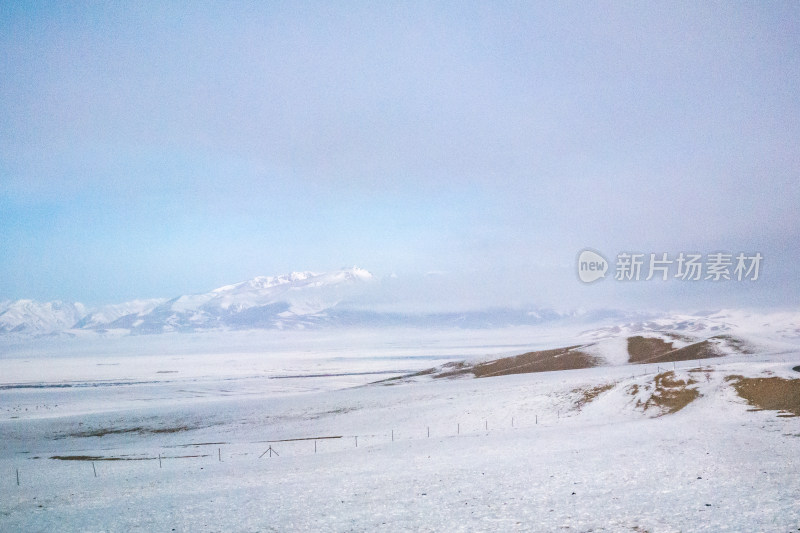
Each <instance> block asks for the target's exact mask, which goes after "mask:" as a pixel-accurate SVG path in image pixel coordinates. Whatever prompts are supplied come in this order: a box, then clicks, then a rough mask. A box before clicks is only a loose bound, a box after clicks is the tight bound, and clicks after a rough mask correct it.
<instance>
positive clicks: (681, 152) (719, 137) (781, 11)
mask: <svg viewBox="0 0 800 533" xmlns="http://www.w3.org/2000/svg"><path fill="white" fill-rule="evenodd" d="M798 139H800V4H798V3H796V2H720V3H715V2H591V3H587V2H378V3H376V2H285V3H284V2H244V3H242V2H199V1H192V2H186V3H183V2H177V1H176V2H147V1H140V2H120V3H112V4H108V3H99V2H86V3H84V2H80V1H75V2H47V1H35V2H22V1H18V2H3V3H2V4H0V300H3V299H7V300H15V299H21V298H31V299H35V300H40V301H48V300H55V299H59V300H65V301H80V302H84V303H86V304H88V305H101V304H105V303H118V302H123V301H126V300H130V299H133V298H148V297H169V296H174V295H179V294H189V293H199V292H206V291H208V290H210V289H213V288H215V287H218V286H221V285H225V284H229V283H234V282H237V281H241V280H245V279H249V278H252V277H255V276H258V275H276V274H281V273H286V272H291V271H304V270H310V271H327V270H334V269H338V268H342V267H350V266H353V265H358V266H359V267H362V268H366V269H367V270H369V271H371V272H373V273H374V274H375V275H377V276H379V277H381V278H383V279H392V280H399V281H397V282H396V284H395V285H394V287H395V290H396V294H395V296H396V298H397V299H398V300H402V299H404V298H406V299H408V300H409V302H411V301H413V302H416V303H417V304H419V305H420V306H422V307H425V306H438V307H452V308H459V307H481V306H559V307H569V308H581V307H595V306H611V305H613V306H622V307H630V308H664V307H669V308H686V309H690V308H696V309H699V308H706V309H715V308H720V307H730V306H740V307H741V306H797V305H798V304H800V301H798V296H799V295H800V282H798V279H799V278H800V277H799V276H798V275H797V272H798V267H799V266H800V214H799V213H800V210H798V205H800V143H799V142H798ZM585 248H592V249H594V250H597V251H600V252H601V253H602V254H603V256H604V257H605V258H606V259H607V260H609V261H610V262H611V264H612V265H611V276H607V277H606V278H605V279H602V280H599V281H598V282H596V283H592V284H584V283H582V282H581V281H579V279H578V276H577V266H576V257H577V255H578V253H579V252H580V251H581V250H583V249H585ZM625 251H635V252H641V253H644V254H649V253H657V254H659V255H660V254H661V253H668V254H670V255H669V257H671V258H674V257H675V256H677V254H678V253H680V252H698V253H701V254H710V253H714V252H718V251H726V252H730V253H733V254H736V253H738V252H746V253H748V254H752V253H755V252H760V253H761V254H762V255H763V257H764V259H763V263H762V264H761V272H760V277H759V279H758V280H755V281H752V280H750V281H742V282H738V281H722V282H713V281H698V282H685V281H682V280H676V279H669V280H668V281H658V280H651V281H649V282H645V281H638V282H637V281H629V282H623V281H616V280H614V279H613V270H614V266H613V263H614V259H615V258H616V256H617V255H618V254H619V253H622V252H625ZM390 276H396V277H391V278H390Z"/></svg>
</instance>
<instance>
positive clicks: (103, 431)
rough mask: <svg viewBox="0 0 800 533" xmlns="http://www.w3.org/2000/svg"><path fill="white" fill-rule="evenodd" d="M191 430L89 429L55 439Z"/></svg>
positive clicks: (182, 428)
mask: <svg viewBox="0 0 800 533" xmlns="http://www.w3.org/2000/svg"><path fill="white" fill-rule="evenodd" d="M191 429H195V428H191V427H189V426H172V427H163V428H149V427H144V426H135V427H128V428H97V429H89V430H86V431H77V432H75V433H68V434H65V435H58V436H56V437H54V438H55V439H56V440H58V439H64V438H68V437H77V438H82V437H105V436H106V435H124V434H127V433H138V434H139V435H160V434H164V433H179V432H181V431H189V430H191Z"/></svg>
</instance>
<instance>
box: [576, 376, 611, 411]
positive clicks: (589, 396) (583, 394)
mask: <svg viewBox="0 0 800 533" xmlns="http://www.w3.org/2000/svg"><path fill="white" fill-rule="evenodd" d="M615 386H616V383H606V384H605V385H597V386H596V387H591V388H588V389H581V388H578V389H572V392H573V393H577V394H580V396H579V397H578V400H577V401H576V402H575V409H576V410H578V411H580V410H581V408H582V407H583V406H584V405H586V404H587V403H591V402H593V401H594V400H595V399H597V397H598V396H600V395H601V394H603V393H604V392H607V391H610V390H611V389H613V388H614V387H615Z"/></svg>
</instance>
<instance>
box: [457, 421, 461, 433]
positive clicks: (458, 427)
mask: <svg viewBox="0 0 800 533" xmlns="http://www.w3.org/2000/svg"><path fill="white" fill-rule="evenodd" d="M456 434H457V435H461V424H460V423H459V424H456Z"/></svg>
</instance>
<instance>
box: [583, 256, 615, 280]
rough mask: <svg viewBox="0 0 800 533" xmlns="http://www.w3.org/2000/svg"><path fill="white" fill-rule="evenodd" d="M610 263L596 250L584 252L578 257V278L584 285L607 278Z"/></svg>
mask: <svg viewBox="0 0 800 533" xmlns="http://www.w3.org/2000/svg"><path fill="white" fill-rule="evenodd" d="M607 270H608V261H606V258H605V257H603V256H602V255H600V254H599V253H597V252H595V251H594V250H583V251H582V252H581V253H580V254H579V255H578V277H579V278H580V280H581V281H582V282H584V283H591V282H593V281H597V280H598V279H600V278H604V277H606V271H607Z"/></svg>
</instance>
